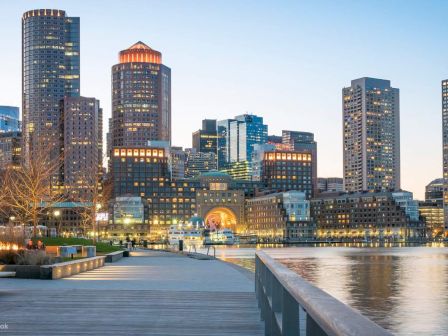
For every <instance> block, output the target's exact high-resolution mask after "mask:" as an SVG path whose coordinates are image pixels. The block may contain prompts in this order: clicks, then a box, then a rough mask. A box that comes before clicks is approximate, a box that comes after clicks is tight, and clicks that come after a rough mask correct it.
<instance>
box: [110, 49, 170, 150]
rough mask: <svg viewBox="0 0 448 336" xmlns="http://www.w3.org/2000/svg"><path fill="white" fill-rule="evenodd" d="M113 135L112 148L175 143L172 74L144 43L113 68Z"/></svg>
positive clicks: (123, 53) (122, 56)
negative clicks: (172, 139) (173, 134)
mask: <svg viewBox="0 0 448 336" xmlns="http://www.w3.org/2000/svg"><path fill="white" fill-rule="evenodd" d="M110 132H111V147H117V146H134V147H139V146H146V145H147V143H148V141H151V140H161V141H168V143H169V142H170V141H171V70H170V68H168V67H167V66H165V65H163V64H162V54H161V53H160V52H158V51H156V50H153V49H151V48H150V47H148V46H147V45H146V44H144V43H143V42H137V43H135V44H134V45H132V46H131V47H129V48H128V49H125V50H122V51H121V52H120V54H119V63H118V64H116V65H114V66H113V67H112V129H111V130H110ZM111 150H112V149H111Z"/></svg>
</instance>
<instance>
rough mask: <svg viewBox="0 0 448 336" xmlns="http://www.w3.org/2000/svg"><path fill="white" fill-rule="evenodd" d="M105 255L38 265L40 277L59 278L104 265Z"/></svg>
mask: <svg viewBox="0 0 448 336" xmlns="http://www.w3.org/2000/svg"><path fill="white" fill-rule="evenodd" d="M105 259H106V257H104V256H102V257H93V258H83V259H78V260H73V261H67V262H62V263H58V264H53V265H44V266H41V267H40V277H41V279H53V280H54V279H61V278H66V277H69V276H72V275H74V274H79V273H82V272H86V271H90V270H93V269H95V268H99V267H102V266H104V261H105Z"/></svg>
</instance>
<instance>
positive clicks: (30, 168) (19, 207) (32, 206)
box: [3, 149, 65, 237]
mask: <svg viewBox="0 0 448 336" xmlns="http://www.w3.org/2000/svg"><path fill="white" fill-rule="evenodd" d="M49 153H50V149H42V150H39V151H35V152H33V155H32V156H30V158H29V160H27V162H24V163H22V164H20V165H19V166H18V167H8V168H7V169H6V171H5V175H4V182H3V184H4V185H3V191H4V194H5V196H4V199H3V203H4V206H5V208H7V209H8V212H9V213H10V214H11V215H12V216H14V217H15V218H16V219H17V220H18V221H20V222H22V223H23V224H32V226H33V236H34V237H36V236H37V226H38V224H39V219H40V218H41V217H42V216H43V215H44V214H46V213H48V210H49V209H51V208H53V207H54V205H55V203H58V202H61V201H63V200H64V199H65V197H64V194H63V192H62V190H63V189H62V188H61V183H60V177H59V176H60V171H61V166H62V159H61V156H60V155H59V156H57V157H56V158H54V159H50V158H51V155H50V154H49Z"/></svg>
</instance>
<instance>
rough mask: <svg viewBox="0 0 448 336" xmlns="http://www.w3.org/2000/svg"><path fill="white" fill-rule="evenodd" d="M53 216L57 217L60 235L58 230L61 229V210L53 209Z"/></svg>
mask: <svg viewBox="0 0 448 336" xmlns="http://www.w3.org/2000/svg"><path fill="white" fill-rule="evenodd" d="M53 216H54V218H56V219H58V224H57V226H58V235H60V231H61V211H60V210H54V211H53Z"/></svg>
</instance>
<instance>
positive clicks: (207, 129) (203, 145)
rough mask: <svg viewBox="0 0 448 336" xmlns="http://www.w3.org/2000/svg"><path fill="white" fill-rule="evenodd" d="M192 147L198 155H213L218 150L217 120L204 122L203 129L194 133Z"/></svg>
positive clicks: (205, 120)
mask: <svg viewBox="0 0 448 336" xmlns="http://www.w3.org/2000/svg"><path fill="white" fill-rule="evenodd" d="M192 145H193V146H192V147H193V149H194V150H196V152H197V153H213V154H215V155H216V153H217V150H218V133H217V128H216V120H215V119H204V120H202V129H200V130H197V131H196V132H194V133H193V141H192Z"/></svg>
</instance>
